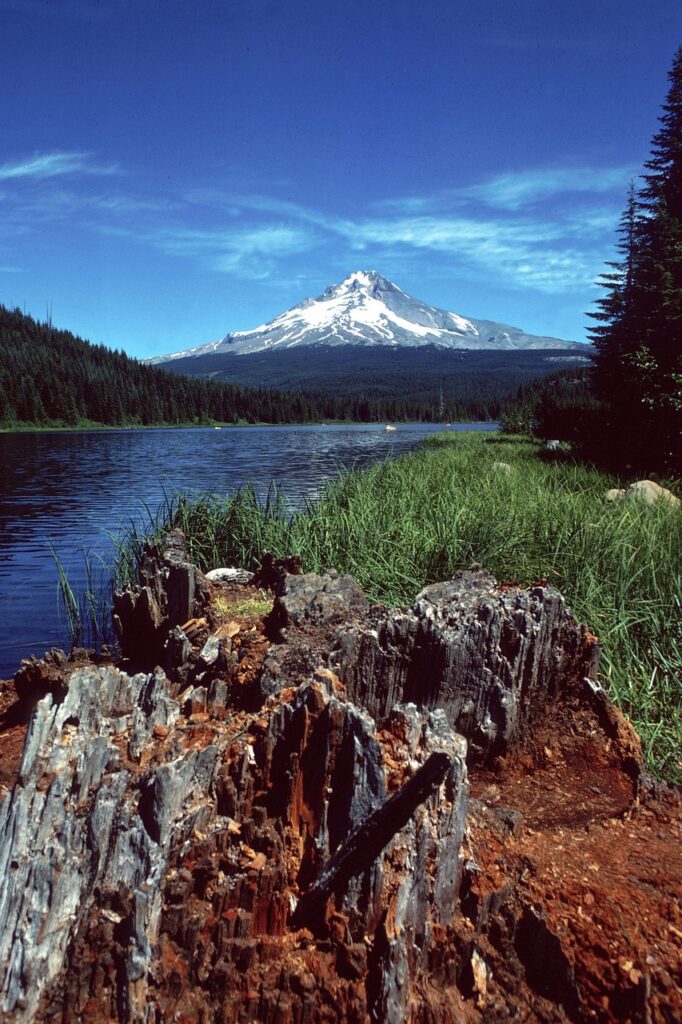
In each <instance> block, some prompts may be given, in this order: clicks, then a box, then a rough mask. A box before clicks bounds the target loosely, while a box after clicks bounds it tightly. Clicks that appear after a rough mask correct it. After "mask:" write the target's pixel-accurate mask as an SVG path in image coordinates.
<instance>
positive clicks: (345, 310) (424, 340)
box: [148, 270, 583, 363]
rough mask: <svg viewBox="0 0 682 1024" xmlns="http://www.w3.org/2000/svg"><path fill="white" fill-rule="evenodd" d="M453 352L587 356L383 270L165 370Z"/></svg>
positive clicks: (187, 354)
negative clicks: (231, 358) (194, 363)
mask: <svg viewBox="0 0 682 1024" xmlns="http://www.w3.org/2000/svg"><path fill="white" fill-rule="evenodd" d="M320 344H324V345H336V346H354V347H356V346H362V347H370V346H372V347H375V346H382V347H390V348H398V347H406V348H417V347H422V346H425V345H437V346H439V347H440V348H445V349H468V350H478V351H491V350H500V349H504V350H514V351H516V350H527V349H576V348H578V349H581V348H583V346H581V345H579V344H578V343H577V342H571V341H561V340H559V339H557V338H547V337H537V336H534V335H530V334H526V333H525V332H524V331H522V330H520V329H519V328H517V327H510V326H509V325H507V324H498V323H495V322H494V321H491V320H474V319H467V318H465V317H462V316H459V315H458V314H457V313H451V312H448V311H447V310H444V309H437V308H436V307H435V306H428V305H427V304H426V303H424V302H420V301H419V300H418V299H415V298H413V297H412V296H411V295H408V294H407V293H406V292H404V291H403V290H402V289H401V288H398V287H397V285H395V284H393V283H392V282H391V281H389V280H388V279H387V278H385V277H382V276H381V274H378V273H377V272H376V271H373V270H371V271H362V270H361V271H356V272H355V273H353V274H350V275H349V276H348V277H346V278H345V279H344V280H343V281H341V282H340V283H339V284H336V285H332V286H330V287H329V288H327V289H326V291H324V292H323V293H322V295H320V296H319V297H318V298H317V299H304V301H303V302H301V303H299V305H297V306H294V307H293V308H292V309H290V310H288V311H287V312H285V313H282V314H281V315H280V316H278V317H275V319H274V320H271V321H269V322H268V323H266V324H262V325H261V326H260V327H256V328H254V329H253V330H251V331H237V332H235V333H232V334H227V335H225V337H224V338H221V339H219V340H218V341H214V342H210V343H209V344H208V345H199V346H197V347H195V348H190V349H186V350H184V351H182V352H175V353H172V354H171V355H167V356H158V357H156V358H154V359H150V360H148V362H150V363H164V362H168V361H170V360H172V359H185V358H193V357H197V356H205V355H211V354H214V355H218V354H226V355H227V354H229V355H246V354H249V353H254V352H265V351H273V350H289V349H292V348H302V347H308V346H312V345H320Z"/></svg>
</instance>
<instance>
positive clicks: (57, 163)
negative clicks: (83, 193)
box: [0, 152, 118, 181]
mask: <svg viewBox="0 0 682 1024" xmlns="http://www.w3.org/2000/svg"><path fill="white" fill-rule="evenodd" d="M116 173H118V169H117V168H116V167H115V166H113V165H110V166H102V165H98V164H95V163H93V161H92V157H91V154H89V153H69V152H63V153H40V154H37V155H35V156H32V157H28V158H27V159H25V160H20V161H17V162H15V163H9V164H0V181H10V180H12V179H21V178H57V177H60V176H61V175H65V174H116Z"/></svg>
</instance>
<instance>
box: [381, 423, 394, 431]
mask: <svg viewBox="0 0 682 1024" xmlns="http://www.w3.org/2000/svg"><path fill="white" fill-rule="evenodd" d="M384 430H395V427H394V426H393V425H392V424H391V423H387V424H386V426H385V427H384Z"/></svg>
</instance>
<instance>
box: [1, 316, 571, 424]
mask: <svg viewBox="0 0 682 1024" xmlns="http://www.w3.org/2000/svg"><path fill="white" fill-rule="evenodd" d="M432 355H433V354H432ZM487 355H488V356H490V355H492V354H491V353H487ZM499 355H500V357H501V358H502V357H503V356H508V355H509V354H507V353H504V354H502V353H500V354H499ZM514 355H515V356H519V355H526V354H525V353H523V354H519V353H515V354H514ZM380 357H381V354H379V353H375V354H373V356H372V358H373V359H375V360H376V359H377V358H380ZM242 358H248V357H242ZM307 358H308V359H309V360H310V359H312V358H313V356H312V354H311V353H309V354H308V356H307ZM339 358H340V357H339ZM344 358H345V359H346V361H347V367H346V371H347V372H346V373H345V374H343V375H341V376H340V377H339V375H338V373H337V374H334V373H332V370H333V367H329V368H328V370H329V373H328V375H325V374H324V372H323V370H322V368H320V369H318V371H317V374H316V376H315V378H312V377H310V378H309V379H308V381H307V382H306V383H309V384H310V385H312V384H313V381H314V383H315V386H314V387H313V386H309V387H300V386H298V387H297V386H296V384H295V381H294V380H293V379H290V380H287V381H286V382H284V381H282V382H281V383H282V384H284V383H286V385H288V389H287V390H279V389H274V388H268V387H248V386H242V385H241V384H239V385H238V384H234V383H230V382H226V381H215V380H210V379H207V378H205V377H193V378H191V379H190V378H188V377H184V376H180V375H177V374H175V373H169V372H166V370H165V369H159V368H157V367H155V366H148V365H145V364H143V363H141V362H139V361H138V360H136V359H132V358H130V357H129V356H127V355H125V353H123V352H113V351H111V350H110V349H108V348H106V347H105V346H104V345H93V344H91V343H90V342H87V341H83V340H82V339H81V338H78V337H76V336H75V335H74V334H72V333H71V332H70V331H65V330H58V329H56V328H54V327H53V326H52V325H51V324H50V323H39V322H38V321H36V320H34V319H33V318H31V317H30V316H27V315H26V314H24V313H22V312H21V311H20V310H18V309H13V310H12V309H8V308H6V307H4V306H0V425H2V426H3V427H5V428H9V427H13V426H21V425H34V426H79V425H83V426H84V425H88V424H105V425H111V426H154V425H164V424H177V425H181V424H201V423H211V422H221V423H240V422H244V423H257V422H262V423H307V422H319V421H324V420H344V419H347V420H356V421H361V422H362V421H365V422H373V421H382V420H396V421H406V420H418V421H419V420H420V421H426V422H429V421H439V420H452V421H455V420H465V419H475V420H494V419H497V418H498V417H499V416H500V415H501V414H502V412H503V411H504V409H505V408H506V405H507V404H508V402H509V400H510V398H511V391H512V390H515V388H514V385H518V383H519V380H520V379H524V378H525V379H528V378H530V377H532V376H533V375H534V374H535V373H537V372H538V369H537V366H539V365H540V364H539V363H537V360H536V361H534V362H532V363H528V365H527V366H525V367H522V368H521V369H520V370H518V371H515V372H518V373H520V375H521V376H520V378H519V377H516V376H515V372H513V373H511V375H510V372H509V371H510V367H511V362H510V363H508V364H507V365H505V367H500V366H497V365H495V368H494V370H493V367H492V364H491V366H489V367H488V368H487V369H486V368H485V367H480V366H478V365H477V366H476V369H475V372H466V371H467V367H466V366H465V365H464V364H462V366H461V368H460V371H459V373H452V372H450V373H447V372H441V373H437V372H436V370H435V368H434V365H432V363H429V365H428V366H426V365H425V367H424V370H423V372H422V374H421V376H419V374H418V372H416V364H414V365H413V364H410V372H409V374H408V375H406V374H405V373H403V374H400V373H396V372H395V367H396V363H395V362H394V363H393V367H394V369H393V370H392V371H390V372H387V373H386V375H385V377H382V375H381V374H380V373H378V372H374V373H371V374H369V375H368V376H367V378H365V375H364V373H363V371H362V370H359V371H358V370H357V369H356V370H354V371H353V369H352V354H347V355H345V356H344ZM356 358H357V354H356ZM422 358H423V356H422ZM427 362H428V360H427ZM503 362H505V360H504V359H503ZM536 363H537V366H536ZM551 365H553V364H551V363H549V364H547V368H549V366H551ZM448 368H449V367H448ZM336 369H337V371H338V369H339V368H338V367H337V368H336ZM405 369H407V366H406V367H405ZM462 371H464V372H462ZM280 381H281V377H280V378H278V379H277V382H278V383H280ZM280 386H281V384H280Z"/></svg>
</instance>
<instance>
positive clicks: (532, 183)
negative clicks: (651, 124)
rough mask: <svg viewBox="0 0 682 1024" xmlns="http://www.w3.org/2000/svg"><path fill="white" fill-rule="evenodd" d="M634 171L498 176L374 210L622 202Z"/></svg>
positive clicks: (588, 169) (403, 198)
mask: <svg viewBox="0 0 682 1024" xmlns="http://www.w3.org/2000/svg"><path fill="white" fill-rule="evenodd" d="M636 174H637V168H635V167H633V166H625V167H598V168H595V167H560V168H544V169H543V168H533V169H530V170H525V171H514V172H509V173H507V174H498V175H495V177H492V178H488V179H487V180H486V181H483V182H477V183H476V184H473V185H467V186H464V187H462V188H446V189H441V190H439V191H437V192H435V193H433V194H432V195H428V196H423V195H422V196H397V197H393V198H389V199H382V200H379V201H378V202H376V203H375V204H374V208H375V209H377V210H379V211H381V212H383V213H395V214H405V215H409V214H418V213H422V214H423V213H432V212H438V211H441V212H442V211H448V210H450V211H451V210H456V209H461V208H462V207H466V206H468V205H470V204H471V203H472V202H477V203H481V204H483V205H485V206H489V207H492V208H494V209H498V210H507V211H509V212H512V213H515V212H517V211H518V210H521V209H523V208H524V207H527V206H532V205H536V204H538V203H541V202H544V201H546V200H549V199H551V200H554V201H557V200H560V201H564V202H565V201H570V200H571V199H572V198H575V196H577V195H579V194H582V195H583V196H584V197H586V198H588V199H589V197H590V196H603V195H606V194H609V193H612V194H613V195H614V196H617V197H619V199H621V200H622V198H623V196H624V195H625V190H626V188H627V184H628V182H629V181H630V179H631V178H632V177H633V176H634V175H636Z"/></svg>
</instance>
